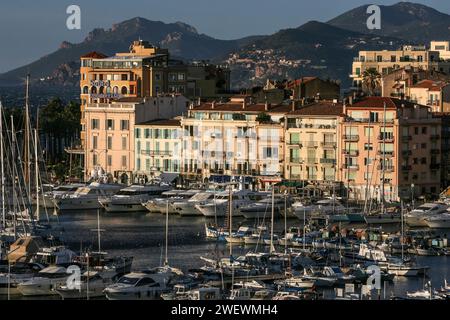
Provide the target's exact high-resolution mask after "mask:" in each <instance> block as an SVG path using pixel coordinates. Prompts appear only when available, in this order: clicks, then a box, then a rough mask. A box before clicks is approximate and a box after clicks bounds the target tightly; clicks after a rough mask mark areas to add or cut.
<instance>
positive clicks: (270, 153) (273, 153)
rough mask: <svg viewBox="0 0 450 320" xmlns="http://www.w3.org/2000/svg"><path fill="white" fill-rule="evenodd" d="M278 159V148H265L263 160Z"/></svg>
mask: <svg viewBox="0 0 450 320" xmlns="http://www.w3.org/2000/svg"><path fill="white" fill-rule="evenodd" d="M277 157H278V148H273V147H264V148H263V158H264V159H266V158H277Z"/></svg>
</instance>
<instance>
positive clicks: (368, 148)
mask: <svg viewBox="0 0 450 320" xmlns="http://www.w3.org/2000/svg"><path fill="white" fill-rule="evenodd" d="M364 150H366V151H367V150H373V144H372V143H364Z"/></svg>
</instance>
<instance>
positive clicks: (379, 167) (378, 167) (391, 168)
mask: <svg viewBox="0 0 450 320" xmlns="http://www.w3.org/2000/svg"><path fill="white" fill-rule="evenodd" d="M377 170H383V166H382V165H381V164H379V165H378V166H377ZM384 172H394V166H392V165H391V166H386V167H384Z"/></svg>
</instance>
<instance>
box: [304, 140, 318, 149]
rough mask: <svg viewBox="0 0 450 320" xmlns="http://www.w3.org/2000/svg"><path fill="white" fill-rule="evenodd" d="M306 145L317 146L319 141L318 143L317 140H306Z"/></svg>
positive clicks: (309, 146)
mask: <svg viewBox="0 0 450 320" xmlns="http://www.w3.org/2000/svg"><path fill="white" fill-rule="evenodd" d="M306 146H307V147H308V148H317V146H318V143H317V142H316V141H307V142H306Z"/></svg>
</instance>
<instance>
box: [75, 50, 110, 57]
mask: <svg viewBox="0 0 450 320" xmlns="http://www.w3.org/2000/svg"><path fill="white" fill-rule="evenodd" d="M107 57H108V56H107V55H104V54H103V53H101V52H97V51H92V52H89V53H86V54H85V55H82V56H81V58H94V59H104V58H107Z"/></svg>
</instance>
